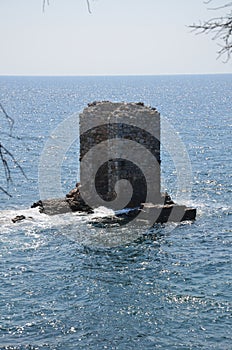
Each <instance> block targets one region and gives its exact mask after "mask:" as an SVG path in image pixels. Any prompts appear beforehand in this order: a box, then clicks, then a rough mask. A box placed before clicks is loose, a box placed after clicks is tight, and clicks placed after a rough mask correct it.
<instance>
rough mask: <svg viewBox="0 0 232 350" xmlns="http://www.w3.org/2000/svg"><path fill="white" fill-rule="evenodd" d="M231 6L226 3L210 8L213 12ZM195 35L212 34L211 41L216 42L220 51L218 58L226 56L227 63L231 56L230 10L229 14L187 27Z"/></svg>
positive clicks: (231, 15) (231, 3) (231, 17)
mask: <svg viewBox="0 0 232 350" xmlns="http://www.w3.org/2000/svg"><path fill="white" fill-rule="evenodd" d="M211 2H212V0H209V1H207V2H205V3H207V4H208V3H211ZM230 6H232V2H228V3H227V4H224V5H222V6H220V7H215V8H212V9H213V10H218V9H222V8H227V7H230ZM189 28H192V29H193V30H194V31H196V32H197V34H201V33H205V34H211V33H212V34H213V37H212V39H213V40H217V41H218V45H219V46H220V49H219V51H218V58H219V57H221V56H226V60H225V62H228V61H229V59H230V58H231V55H232V10H231V11H230V13H228V14H226V15H224V16H221V17H215V18H211V19H210V20H208V21H205V22H203V23H201V22H200V23H199V24H195V23H193V24H192V25H190V26H189Z"/></svg>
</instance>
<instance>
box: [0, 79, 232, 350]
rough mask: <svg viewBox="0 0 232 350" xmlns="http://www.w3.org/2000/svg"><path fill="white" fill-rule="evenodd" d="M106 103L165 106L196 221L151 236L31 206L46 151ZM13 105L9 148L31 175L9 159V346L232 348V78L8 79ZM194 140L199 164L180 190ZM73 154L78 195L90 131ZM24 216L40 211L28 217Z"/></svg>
mask: <svg viewBox="0 0 232 350" xmlns="http://www.w3.org/2000/svg"><path fill="white" fill-rule="evenodd" d="M95 100H97V101H100V100H110V101H126V102H139V101H141V102H144V103H145V104H146V105H151V106H152V107H156V108H157V109H158V111H159V112H160V114H161V121H162V122H161V126H163V127H164V125H167V123H168V125H170V127H171V130H172V131H173V133H174V134H175V136H176V138H177V139H178V140H179V141H178V144H177V143H175V142H172V147H171V149H172V151H171V152H170V148H169V149H168V148H166V147H165V142H163V143H162V137H163V138H164V137H166V138H168V135H165V130H163V131H162V133H161V147H162V153H161V159H162V163H161V165H162V190H163V191H165V190H166V191H167V192H168V193H169V194H170V195H171V196H172V197H173V199H174V200H180V201H181V203H183V204H186V205H188V206H192V207H195V208H197V217H196V221H195V222H183V223H181V224H173V223H167V224H164V225H154V227H152V228H150V229H149V230H148V231H147V232H146V233H144V232H143V230H141V231H140V230H138V229H134V230H133V227H129V228H127V226H126V225H125V226H123V227H117V226H115V227H111V228H107V227H106V228H105V227H95V226H93V225H91V224H90V223H89V218H88V216H87V215H80V214H77V213H67V214H64V215H60V216H50V217H49V216H46V215H45V214H40V213H39V211H38V209H37V208H33V209H30V206H31V204H32V203H33V202H35V201H37V200H39V199H40V186H39V167H40V164H41V155H42V154H43V150H44V147H46V144H47V142H48V141H49V140H53V138H54V137H55V136H54V135H56V130H57V128H59V126H60V125H62V124H61V123H62V122H65V121H66V120H67V119H68V118H69V117H70V116H72V115H73V114H74V113H80V112H81V111H82V110H83V109H84V108H85V107H86V106H87V104H88V103H89V102H92V101H95ZM0 102H1V104H2V106H3V107H4V109H5V111H6V113H7V114H8V115H9V116H10V117H11V118H13V120H14V125H13V128H12V130H11V125H10V124H11V123H9V121H8V120H6V118H5V116H4V113H3V111H2V110H0V123H1V124H0V135H1V139H0V141H1V144H2V145H3V146H5V147H6V148H7V149H8V150H9V151H10V152H11V154H12V155H13V156H14V158H15V160H16V161H17V162H18V164H19V165H20V166H21V167H22V169H23V171H24V172H25V174H26V177H24V176H23V174H22V173H21V171H20V169H19V167H17V164H16V163H14V161H10V159H9V165H10V169H11V177H12V180H13V182H12V183H11V184H9V186H8V185H7V182H6V180H5V174H4V171H3V167H2V164H1V166H0V174H1V178H0V186H1V187H3V188H5V189H7V190H8V192H9V193H10V194H11V196H12V197H9V196H7V195H6V194H4V193H3V192H0V225H1V226H0V349H1V350H3V349H4V350H37V349H38V350H42V349H43V350H56V349H57V350H58V349H59V350H69V349H75V350H76V349H85V350H86V349H93V350H95V349H112V350H113V349H115V350H116V349H119V350H127V349H128V350H129V349H135V350H138V349H141V350H142V349H162V350H174V349H175V350H190V349H192V350H198V349H205V350H209V349H215V350H230V349H232V332H231V329H232V219H231V218H232V216H231V214H232V204H231V183H232V175H231V126H232V75H230V74H228V75H185V76H122V77H120V76H115V77H110V76H106V77H13V76H12V77H0ZM165 123H166V124H165ZM77 124H78V120H77ZM73 127H76V125H74V126H73ZM9 134H11V136H10V135H9ZM68 137H69V135H67V138H68ZM166 141H167V140H166ZM166 144H167V142H166ZM180 144H182V145H184V148H185V151H186V154H187V157H188V160H189V164H190V167H188V173H186V177H188V188H187V190H186V193H185V191H184V189H183V188H182V193H181V197H178V191H179V190H178V188H179V187H180V186H182V183H181V184H180V183H178V181H179V180H180V177H178V171H177V169H176V161H177V162H178V160H173V152H174V153H175V149H176V148H177V147H179V145H180ZM59 152H60V150H59V148H57V156H58V158H59V155H60V157H61V158H62V159H61V169H60V178H61V186H62V190H63V193H67V192H68V191H69V190H70V189H72V188H73V187H74V186H75V183H76V181H77V180H78V176H79V164H78V159H79V140H78V139H76V140H74V141H73V142H72V143H71V144H70V145H69V148H68V149H67V150H66V153H65V154H63V153H62V152H60V153H59ZM179 157H180V158H181V155H180V154H179ZM179 162H181V159H179ZM181 179H182V180H183V181H184V179H185V173H184V172H183V173H182V177H181ZM47 182H48V183H51V182H52V176H51V177H49V178H48V179H47ZM179 182H180V181H179ZM57 192H58V189H57ZM57 195H58V194H57V193H56V188H54V197H56V196H57ZM178 198H180V199H178ZM106 213H108V209H106V208H104V207H101V208H98V209H97V210H96V212H95V213H94V214H91V215H95V217H96V216H99V217H101V216H104V215H106ZM16 215H25V216H26V220H24V221H21V222H18V223H15V224H14V223H13V222H12V221H11V220H12V218H14V217H15V216H16ZM127 237H128V239H127Z"/></svg>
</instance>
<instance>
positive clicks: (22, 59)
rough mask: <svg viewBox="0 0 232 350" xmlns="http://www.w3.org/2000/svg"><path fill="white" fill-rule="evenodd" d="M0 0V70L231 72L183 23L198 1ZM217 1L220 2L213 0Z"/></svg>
mask: <svg viewBox="0 0 232 350" xmlns="http://www.w3.org/2000/svg"><path fill="white" fill-rule="evenodd" d="M89 2H90V6H91V14H90V13H89V12H88V8H87V3H86V0H66V1H65V0H50V5H49V6H46V8H45V11H44V12H43V11H42V3H43V1H42V0H0V42H1V51H0V75H163V74H168V75H169V74H211V73H212V74H215V73H232V60H231V61H229V62H228V63H226V64H225V63H224V62H223V58H219V59H217V51H218V49H219V46H218V44H217V43H216V42H215V41H213V40H211V37H210V36H209V35H204V34H202V35H196V34H195V33H193V32H192V31H191V30H190V28H188V25H190V24H192V23H194V22H195V23H198V22H199V20H205V19H209V18H211V17H215V15H216V11H215V10H209V9H208V8H209V6H210V5H207V4H205V3H204V0H89ZM213 3H214V4H215V5H221V4H223V3H225V0H213ZM224 11H225V9H224Z"/></svg>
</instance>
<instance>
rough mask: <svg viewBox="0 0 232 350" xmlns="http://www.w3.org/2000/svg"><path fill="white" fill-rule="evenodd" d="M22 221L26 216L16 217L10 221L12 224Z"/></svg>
mask: <svg viewBox="0 0 232 350" xmlns="http://www.w3.org/2000/svg"><path fill="white" fill-rule="evenodd" d="M24 219H26V216H24V215H17V216H16V217H15V218H14V219H12V221H13V223H15V222H18V221H22V220H24Z"/></svg>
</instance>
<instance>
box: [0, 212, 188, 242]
mask: <svg viewBox="0 0 232 350" xmlns="http://www.w3.org/2000/svg"><path fill="white" fill-rule="evenodd" d="M129 211H130V209H124V210H121V211H116V212H115V211H113V210H112V209H108V208H105V207H99V208H96V209H95V210H94V212H93V214H88V215H87V214H83V213H79V212H76V213H72V212H70V213H66V214H62V215H53V216H49V215H46V214H43V213H40V212H39V210H38V208H33V209H18V210H3V211H0V225H1V231H0V240H1V241H4V242H6V241H9V242H11V241H13V240H14V235H17V234H18V233H19V232H20V233H21V237H22V241H21V242H22V245H23V246H24V247H25V246H26V247H28V248H30V241H31V244H32V246H33V247H37V244H38V246H39V245H40V244H43V242H46V239H48V236H49V235H50V234H52V235H53V234H55V233H57V234H59V235H60V234H62V235H65V236H66V237H67V238H68V239H69V240H73V241H75V242H77V243H78V244H80V245H84V246H90V247H91V246H92V247H103V248H104V247H105V248H111V247H116V246H123V245H127V244H129V243H131V242H134V241H136V240H137V239H140V238H143V237H144V233H143V229H142V227H141V228H140V227H137V226H136V225H135V227H133V226H132V227H130V229H128V227H127V226H121V225H119V224H118V223H117V222H115V223H112V224H108V225H104V224H103V225H102V224H101V219H104V218H114V217H115V214H125V213H127V212H129ZM17 215H24V216H25V217H26V219H24V220H22V221H19V222H16V223H13V222H12V219H13V218H14V217H15V216H17ZM98 223H99V224H98ZM178 225H179V224H177V223H168V224H165V225H162V228H163V231H164V232H165V233H168V232H170V231H171V230H173V229H174V228H175V227H177V226H178ZM181 225H183V223H181ZM160 227H161V225H155V226H154V227H153V228H151V229H150V231H149V232H148V234H152V235H154V236H155V234H156V232H158V231H159V230H160ZM23 237H24V238H23ZM25 237H27V238H28V239H25ZM30 237H31V240H30ZM36 239H37V240H38V241H37V243H36V242H35V240H36ZM25 242H26V245H24V243H25ZM15 243H16V242H15ZM17 245H20V242H18V244H17Z"/></svg>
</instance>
